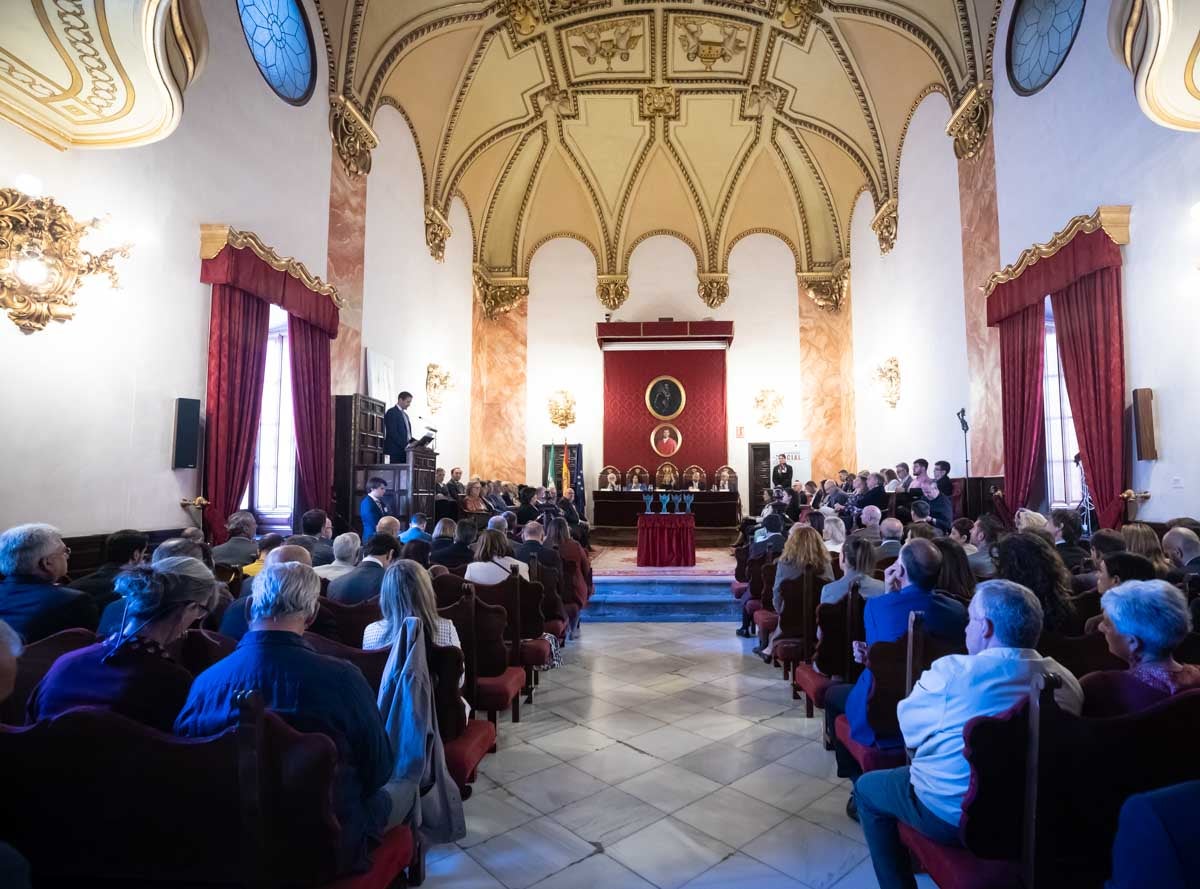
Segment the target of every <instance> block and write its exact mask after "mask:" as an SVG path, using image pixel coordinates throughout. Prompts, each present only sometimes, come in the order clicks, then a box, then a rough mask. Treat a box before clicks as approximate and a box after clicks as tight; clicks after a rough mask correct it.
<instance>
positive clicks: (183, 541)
mask: <svg viewBox="0 0 1200 889" xmlns="http://www.w3.org/2000/svg"><path fill="white" fill-rule="evenodd" d="M276 536H278V535H276ZM208 552H209V550H208V547H207V545H205V544H202V543H196V542H195V541H194V540H188V539H187V538H184V537H171V538H168V539H167V540H164V541H163V542H162V543H160V544H159V545H158V546H156V547H155V548H154V556H153V557H152V558H151V562H152V563H154V564H157V563H158V562H161V561H163V560H164V559H172V558H181V559H195V560H196V561H198V562H202V563H203V564H204V566H205V567H206V568H208V570H209V571H212V569H213V565H212V564H210V563H209V562H208V561H207V560H206V556H207V555H208ZM229 598H230V595H229V590H228V589H227V588H226V587H225V584H223V583H220V582H218V583H217V602H216V604H215V605H214V606H213V608H214V609H215V608H216V607H218V606H219V605H220V604H221V601H222V600H225V601H228V600H229ZM124 624H125V600H124V599H123V598H121V597H118V598H116V599H114V600H113V601H112V602H109V603H108V605H107V606H106V607H105V609H104V611H102V612H101V614H100V623H99V625H98V626H97V628H96V635H97V636H99V637H100V638H101V639H107V638H108V637H109V636H111V635H113V634H114V633H116V632H118V631H119V630H120V629H121V628H122V627H123V626H124Z"/></svg>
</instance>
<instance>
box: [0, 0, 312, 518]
mask: <svg viewBox="0 0 1200 889" xmlns="http://www.w3.org/2000/svg"><path fill="white" fill-rule="evenodd" d="M204 12H205V18H206V21H207V25H208V34H209V42H210V55H209V59H208V65H207V67H206V69H205V70H204V72H203V73H202V74H201V76H200V78H199V80H198V81H197V82H196V83H194V84H193V85H192V86H191V87H190V88H189V89H188V91H187V93H186V95H185V99H184V114H183V121H182V123H181V124H180V126H179V128H178V129H177V130H176V131H175V133H174V134H172V135H171V136H170V137H169V138H167V139H166V140H164V141H162V142H158V143H156V144H154V145H150V146H145V147H142V148H136V149H125V150H120V151H82V150H74V151H68V152H58V151H55V150H54V149H52V148H50V147H49V146H47V145H45V144H43V143H41V142H39V141H37V140H35V139H34V138H32V137H31V136H28V135H26V134H25V133H23V132H22V131H20V130H18V129H16V128H15V127H13V126H10V125H8V124H6V123H0V185H4V186H12V185H15V184H16V183H15V179H16V177H17V176H19V175H20V174H31V175H34V176H36V177H38V178H39V179H41V181H42V183H43V184H44V187H45V191H46V193H47V194H49V195H51V196H53V197H55V198H56V199H57V200H59V201H60V202H61V203H63V204H64V205H65V206H66V207H67V208H68V209H69V210H70V211H71V212H72V213H73V214H74V215H75V216H76V218H87V217H89V216H92V215H104V214H111V217H112V225H113V229H114V230H120V231H122V232H124V233H126V234H125V237H127V238H128V239H129V240H132V242H133V245H134V249H133V254H132V256H131V257H130V258H129V259H128V260H124V261H121V260H118V266H119V268H120V273H121V282H122V286H121V289H119V290H109V289H108V288H107V287H100V288H98V289H95V288H90V287H89V289H88V291H87V292H81V294H80V298H79V310H78V314H77V315H76V317H75V319H74V320H73V321H68V322H67V323H65V324H53V325H51V326H50V327H49V328H47V329H46V330H44V331H42V332H39V333H36V334H32V335H30V336H23V335H22V334H21V333H20V332H19V331H18V330H17V328H16V327H15V326H13V325H12V324H10V323H9V322H8V320H7V319H6V318H3V317H0V379H3V380H4V381H5V383H4V386H3V387H2V388H0V416H2V417H3V418H4V421H3V427H2V429H0V491H2V492H3V496H0V527H5V526H9V525H12V524H16V523H18V522H27V521H49V522H51V523H54V524H56V525H58V526H59V527H60V528H61V529H62V530H63V531H64V532H66V533H68V534H89V533H100V532H106V531H111V530H113V529H116V528H122V527H140V528H148V529H159V528H174V527H179V526H181V525H184V524H188V523H189V516H188V514H187V513H185V512H184V511H183V510H181V509H180V507H179V498H180V497H181V496H194V495H195V494H197V493H199V479H198V473H197V472H196V471H194V470H187V471H182V470H181V471H177V472H176V471H172V470H171V449H172V442H173V436H174V429H173V426H174V399H175V398H176V397H180V396H183V397H189V398H201V399H202V398H204V395H205V378H206V366H207V348H208V316H209V294H210V288H209V287H207V286H205V285H203V284H201V283H200V260H199V240H200V232H199V226H200V223H202V222H226V223H229V224H231V225H234V226H236V227H238V228H241V229H248V230H252V231H255V232H257V233H258V234H260V235H261V236H262V237H263V239H264V240H265V241H266V242H267V243H269V244H271V245H273V246H274V247H276V248H277V249H278V250H279V251H280V252H281V253H284V254H288V255H293V256H296V257H298V258H300V259H302V260H303V261H304V262H305V263H306V264H307V265H308V267H309V269H310V270H311V271H312V272H313V273H314V274H317V275H321V276H324V274H325V256H326V240H327V229H328V204H329V169H330V151H331V147H330V139H329V133H328V127H327V124H326V117H327V114H328V106H327V103H326V101H325V98H324V95H325V84H324V80H323V78H324V76H325V71H326V65H325V59H324V51H323V49H322V45H321V42H320V40H319V39H318V41H317V45H318V59H317V76H318V78H321V80H320V82H319V84H318V87H317V89H316V92H315V95H314V98H313V100H312V101H311V102H309V103H308V105H306V106H304V107H303V108H294V107H292V106H290V105H287V104H285V103H284V102H282V101H281V100H279V99H278V98H276V97H275V94H274V93H273V92H271V90H270V88H269V87H268V86H267V85H266V83H265V82H264V81H263V79H262V77H261V76H260V75H259V73H258V70H257V69H256V68H255V67H254V63H253V60H252V59H251V57H250V54H249V52H248V51H247V49H246V43H245V40H244V38H243V37H242V33H241V29H240V27H239V25H238V22H237V8H236V6H235V5H234V4H229V3H213V4H205V8H204ZM309 15H310V18H311V20H312V21H313V22H314V23H315V22H316V21H317V18H316V12H315V9H314V8H312V7H311V6H310V7H309Z"/></svg>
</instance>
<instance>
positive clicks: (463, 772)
mask: <svg viewBox="0 0 1200 889" xmlns="http://www.w3.org/2000/svg"><path fill="white" fill-rule="evenodd" d="M495 743H496V727H495V726H494V725H492V724H491V723H490V722H488V721H487V720H486V719H468V720H467V727H466V729H464V730H463V733H462V734H461V735H459V736H458V737H457V738H455V739H454V740H453V741H450V742H448V743H447V744H446V745H445V747H446V768H447V769H449V770H450V775H451V777H453V778H454V783H455V784H457V785H458V789H459V790H462V789H463V788H464V787H466V786H467V785H468V784H470V783H471V781H473V780H474V778H475V769H476V767H477V766H478V765H479V762H480V760H482V759H483V758H484V756H486V755H487V752H488V751H489V750H491V749H492V745H493V744H495Z"/></svg>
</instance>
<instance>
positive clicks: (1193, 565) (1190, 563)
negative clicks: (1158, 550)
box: [1162, 525, 1200, 574]
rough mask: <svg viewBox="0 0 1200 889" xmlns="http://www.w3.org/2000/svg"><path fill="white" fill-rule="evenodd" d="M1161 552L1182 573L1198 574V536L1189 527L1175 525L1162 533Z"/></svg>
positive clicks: (1199, 546) (1199, 543)
mask: <svg viewBox="0 0 1200 889" xmlns="http://www.w3.org/2000/svg"><path fill="white" fill-rule="evenodd" d="M1162 545H1163V552H1165V553H1166V554H1167V558H1168V559H1170V560H1171V562H1172V564H1174V565H1175V567H1176V568H1178V569H1179V570H1180V571H1181V572H1183V573H1184V574H1200V537H1197V536H1196V532H1195V531H1193V530H1192V529H1191V528H1185V527H1184V526H1182V525H1177V526H1176V527H1174V528H1172V529H1171V530H1170V531H1168V532H1167V533H1166V534H1164V535H1163V542H1162Z"/></svg>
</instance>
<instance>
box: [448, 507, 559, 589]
mask: <svg viewBox="0 0 1200 889" xmlns="http://www.w3.org/2000/svg"><path fill="white" fill-rule="evenodd" d="M564 524H565V522H564ZM514 567H515V568H516V569H517V570H518V571H519V572H520V574H521V576H522V577H524V578H525V579H526V580H528V579H529V566H528V565H526V564H525V563H524V562H522V561H519V560H518V559H515V558H513V556H512V547H511V546H509V543H508V537H507V536H505V535H504V534H503V533H502V532H500V531H492V530H487V531H483V532H482V533H481V534H480V535H479V539H478V540H476V541H475V555H474V560H473V561H472V562H470V563H469V564H468V565H467V573H466V575H465V577H466V579H467V580H468V581H469V582H471V583H483V584H497V583H504V581H506V580H508V578H509V575H511V574H512V569H513V568H514Z"/></svg>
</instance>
